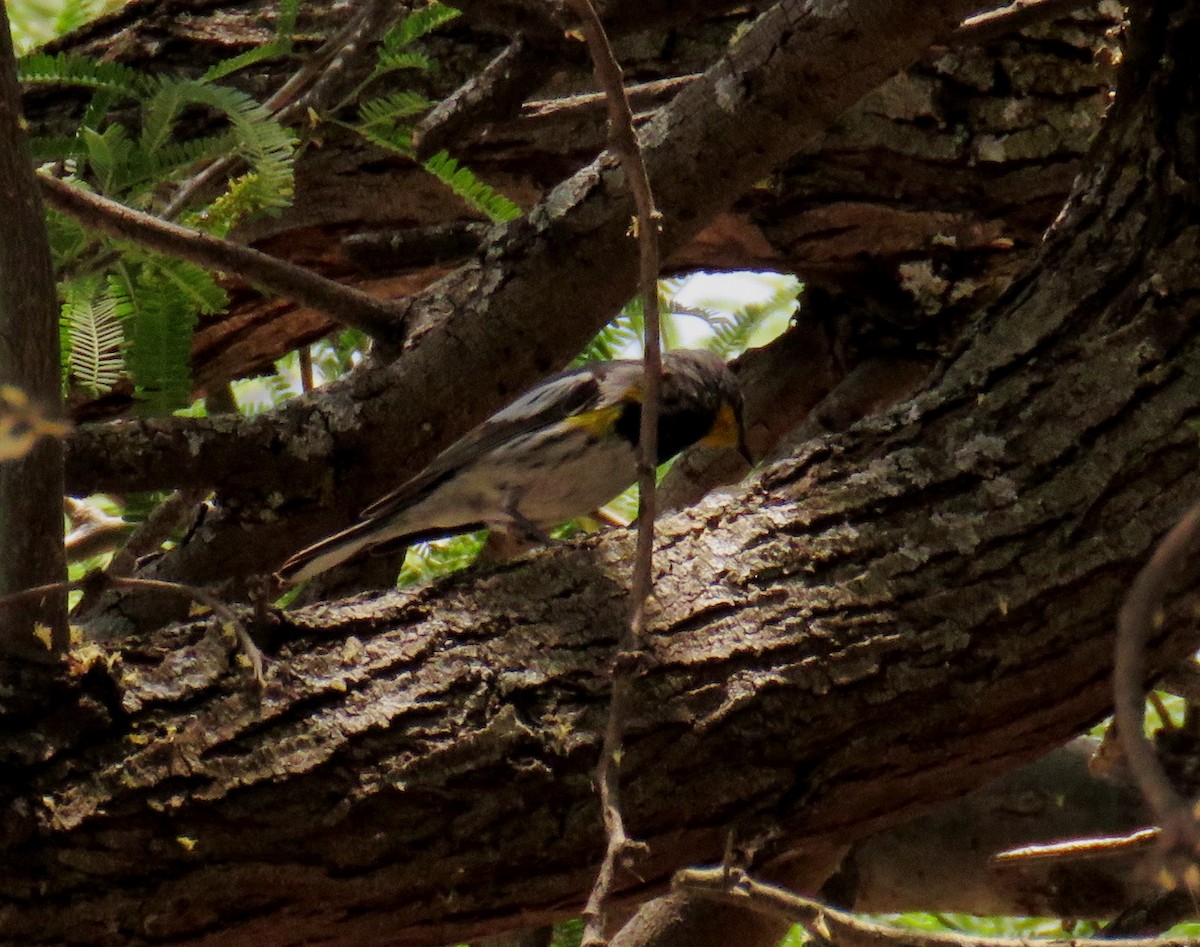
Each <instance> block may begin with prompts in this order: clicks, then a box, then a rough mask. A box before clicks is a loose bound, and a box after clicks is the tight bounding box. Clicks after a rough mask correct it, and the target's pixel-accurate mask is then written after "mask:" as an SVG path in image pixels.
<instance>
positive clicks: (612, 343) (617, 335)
mask: <svg viewBox="0 0 1200 947" xmlns="http://www.w3.org/2000/svg"><path fill="white" fill-rule="evenodd" d="M640 322H641V309H640V308H639V309H638V311H637V314H636V315H635V314H634V313H633V312H632V311H631V310H630V307H629V306H626V307H625V308H624V309H623V310H621V312H620V313H619V314H618V315H617V318H615V319H614V320H613V321H612V322H610V323H609V324H608V325H606V326H605V327H604V328H603V329H601V330H600V331H599V332H598V333H597V334H596V337H595V338H593V339H592V341H591V342H589V343H588V344H587V346H586V347H585V348H584V350H583V351H582V352H581V353H580V354H579V356H578V357H577V358H576V359H575V361H574V362H573V364H575V365H582V364H583V363H585V362H606V361H608V360H610V359H614V358H622V357H627V356H626V353H628V352H629V351H630V350H631V349H636V348H637V347H638V346H639V345H640V344H641V339H642V336H641V332H640V331H639V325H640Z"/></svg>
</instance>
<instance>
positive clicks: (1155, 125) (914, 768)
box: [0, 4, 1200, 945]
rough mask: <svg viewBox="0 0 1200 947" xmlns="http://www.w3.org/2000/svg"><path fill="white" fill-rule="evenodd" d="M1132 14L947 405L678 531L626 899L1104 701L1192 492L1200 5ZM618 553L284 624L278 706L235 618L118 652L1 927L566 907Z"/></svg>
mask: <svg viewBox="0 0 1200 947" xmlns="http://www.w3.org/2000/svg"><path fill="white" fill-rule="evenodd" d="M1138 26H1139V29H1140V33H1139V34H1138V36H1137V38H1136V39H1135V41H1134V43H1133V45H1132V50H1131V60H1130V66H1129V67H1128V68H1127V69H1126V71H1125V73H1124V78H1123V82H1122V87H1121V90H1120V93H1119V97H1118V106H1117V107H1116V110H1115V111H1114V113H1113V115H1112V117H1111V123H1110V127H1109V128H1108V129H1107V131H1106V133H1105V135H1104V140H1103V142H1102V143H1101V149H1100V151H1099V152H1098V154H1097V156H1096V161H1095V164H1094V167H1093V168H1092V169H1091V171H1090V172H1089V173H1088V174H1087V175H1085V176H1084V177H1083V178H1082V179H1081V183H1080V192H1079V195H1078V199H1077V200H1075V201H1074V202H1073V203H1072V205H1071V206H1070V207H1069V208H1068V210H1067V212H1066V213H1065V214H1064V215H1063V218H1062V220H1061V222H1060V224H1059V226H1058V228H1057V229H1056V231H1055V233H1054V235H1053V236H1052V239H1051V242H1050V243H1049V244H1048V246H1047V248H1046V250H1045V252H1044V254H1043V257H1042V260H1041V263H1040V265H1039V266H1038V267H1037V268H1036V269H1035V270H1034V271H1033V272H1031V273H1030V274H1029V275H1028V276H1027V277H1026V278H1024V279H1022V280H1021V281H1020V282H1019V283H1018V284H1017V285H1016V286H1015V287H1014V288H1013V289H1012V291H1011V292H1010V293H1009V294H1008V295H1007V296H1006V298H1005V299H1004V300H1003V301H1002V304H1001V305H999V306H997V307H996V308H994V309H993V310H992V311H991V312H990V314H989V316H988V317H987V318H986V319H985V320H984V321H982V322H981V323H980V324H979V325H978V326H977V329H976V331H975V332H974V333H972V335H971V337H970V341H969V343H968V344H966V345H965V347H964V349H963V351H962V352H961V354H960V355H959V356H958V357H956V358H955V359H954V360H953V361H952V362H951V363H950V364H949V365H948V366H947V368H946V369H945V371H944V372H943V373H942V375H941V377H940V378H939V380H938V383H937V384H936V385H935V386H934V387H933V388H931V389H930V390H929V391H927V392H926V393H924V394H922V395H920V396H918V397H917V398H916V399H915V400H913V401H911V402H909V403H908V404H906V405H904V406H901V407H900V408H898V409H896V410H894V411H892V412H891V413H889V414H888V415H887V416H885V417H884V418H881V419H879V420H876V421H873V422H866V423H862V424H860V425H858V426H857V427H856V428H855V429H853V430H852V431H850V432H848V433H846V434H843V435H840V436H836V437H829V438H826V439H824V440H821V441H818V442H815V443H813V444H811V445H809V446H808V447H807V448H805V449H802V450H800V451H799V452H797V453H796V454H794V455H793V456H791V457H789V458H786V459H784V460H782V461H780V462H778V463H776V464H774V465H772V466H771V467H769V468H768V469H766V470H765V471H763V472H762V473H761V474H760V475H759V476H758V477H757V478H756V479H755V480H753V481H751V482H750V483H747V484H744V485H742V486H740V487H739V488H737V489H735V490H734V491H732V492H730V493H729V494H727V495H726V496H724V497H715V498H711V499H709V500H707V501H704V502H703V503H701V504H700V505H699V506H697V507H694V508H692V509H690V510H688V511H686V512H683V513H680V514H676V515H673V516H671V517H668V518H667V519H666V520H664V522H663V524H662V529H661V534H660V541H659V550H658V554H657V556H656V568H657V569H658V578H657V585H656V589H657V594H656V608H655V611H654V613H653V615H652V618H651V622H650V628H651V632H650V634H649V636H648V639H647V643H646V650H647V654H646V658H645V661H644V664H643V666H642V669H641V671H640V673H639V675H638V678H637V682H636V700H635V710H634V712H633V714H632V716H631V719H630V721H629V725H628V728H627V739H626V752H625V763H624V769H625V773H626V778H627V780H628V786H627V790H626V800H627V806H628V812H627V816H628V819H629V821H630V825H631V830H632V831H633V833H634V834H636V835H637V836H638V837H641V838H643V839H646V840H647V841H648V842H649V844H650V856H649V857H648V858H647V859H646V860H645V861H644V862H643V863H642V864H640V865H639V866H638V877H637V879H636V880H635V879H632V878H631V879H627V889H626V890H627V893H628V894H629V895H630V896H632V895H635V894H645V893H647V892H650V891H652V890H654V889H655V887H656V886H657V885H659V884H661V883H662V882H663V880H664V879H665V878H666V877H667V875H668V874H669V872H670V871H671V870H672V869H673V868H674V867H676V866H678V865H680V864H681V863H684V862H689V861H696V860H711V859H715V858H717V857H719V856H720V853H721V852H722V851H723V850H724V848H725V842H726V835H727V833H728V832H729V831H730V830H732V831H734V832H735V834H736V838H737V840H738V844H739V845H741V846H743V847H746V848H750V849H753V850H755V851H757V852H758V854H759V857H760V858H766V859H768V860H769V859H770V858H772V857H774V858H775V859H780V858H786V857H787V856H788V854H789V853H793V852H799V853H804V852H805V851H812V850H813V849H814V848H820V847H824V846H826V845H829V844H837V843H841V842H844V841H848V840H850V839H853V838H855V837H859V836H864V835H866V834H868V833H870V832H872V831H876V830H878V829H880V828H882V827H885V826H887V825H889V824H894V823H895V822H897V821H899V820H900V819H902V818H903V817H905V816H907V815H911V814H913V813H914V812H916V811H917V810H919V809H921V808H923V807H927V806H929V805H930V804H931V803H933V802H935V801H936V800H938V799H944V798H948V797H951V796H955V795H958V794H961V793H963V792H965V791H966V790H967V789H969V788H971V787H972V786H975V785H978V784H979V783H980V782H982V781H983V780H984V779H986V778H988V777H989V776H992V775H995V774H998V773H1000V772H1003V771H1005V770H1007V769H1010V768H1012V767H1013V766H1014V765H1016V764H1017V763H1019V762H1022V761H1025V760H1029V759H1031V758H1032V757H1033V756H1035V755H1037V754H1039V753H1042V752H1044V751H1046V750H1047V749H1049V748H1050V747H1052V746H1053V745H1056V744H1058V743H1061V742H1063V741H1064V740H1065V739H1066V738H1068V737H1069V736H1070V735H1071V733H1072V732H1074V731H1075V730H1076V729H1077V728H1078V727H1080V726H1081V725H1083V724H1085V723H1087V722H1089V721H1091V720H1094V719H1095V718H1096V717H1098V716H1100V715H1101V714H1103V713H1104V712H1105V710H1106V708H1107V706H1108V703H1109V697H1108V684H1107V673H1108V669H1109V666H1110V663H1111V654H1110V653H1111V627H1112V620H1113V619H1112V616H1113V614H1114V612H1115V609H1116V606H1117V604H1118V603H1119V601H1120V598H1121V596H1122V593H1123V590H1124V588H1125V585H1126V582H1127V581H1128V579H1129V577H1130V576H1131V575H1132V573H1133V572H1134V571H1135V570H1136V568H1137V567H1138V566H1139V565H1140V563H1141V562H1142V560H1143V558H1144V556H1145V554H1146V552H1147V550H1148V549H1149V547H1150V546H1151V544H1152V542H1153V540H1154V537H1155V536H1157V535H1159V534H1161V532H1162V531H1163V530H1164V529H1165V528H1166V527H1167V526H1168V525H1170V524H1171V523H1172V521H1173V520H1174V519H1175V517H1177V516H1178V515H1179V513H1180V512H1181V511H1182V510H1183V509H1184V508H1186V507H1187V506H1188V505H1190V503H1191V502H1192V500H1193V497H1194V493H1195V490H1196V486H1197V482H1198V478H1197V476H1196V473H1195V466H1196V465H1195V443H1194V436H1193V434H1192V433H1191V430H1190V422H1191V421H1193V420H1195V418H1196V417H1197V414H1198V413H1200V412H1198V409H1197V404H1196V395H1195V392H1196V391H1197V390H1198V387H1197V386H1198V384H1200V377H1197V376H1198V375H1200V329H1198V328H1197V327H1198V326H1200V321H1198V320H1197V319H1196V318H1195V316H1196V308H1195V307H1196V299H1197V298H1200V296H1198V295H1197V293H1196V287H1197V282H1196V275H1195V274H1196V269H1195V266H1194V261H1195V258H1196V253H1197V249H1198V244H1200V228H1198V227H1197V224H1196V220H1197V219H1200V215H1198V214H1197V182H1198V180H1200V175H1198V170H1200V169H1198V168H1197V164H1196V152H1195V149H1194V147H1192V145H1191V143H1192V142H1193V138H1192V130H1193V129H1194V128H1195V123H1196V120H1197V118H1198V116H1197V115H1196V112H1195V109H1196V103H1197V101H1200V97H1197V96H1196V95H1195V94H1194V90H1195V81H1196V80H1195V76H1194V74H1193V73H1192V72H1191V71H1190V70H1189V69H1188V67H1187V66H1186V65H1185V64H1186V63H1187V62H1188V59H1187V54H1186V51H1187V50H1190V49H1191V48H1193V46H1194V45H1195V42H1196V40H1197V39H1198V38H1200V36H1198V34H1200V10H1198V9H1196V8H1195V5H1194V4H1180V5H1178V6H1175V5H1170V4H1160V5H1157V6H1155V7H1153V8H1152V9H1150V10H1149V11H1146V12H1144V13H1143V15H1142V16H1141V18H1140V19H1139V21H1138ZM629 546H630V541H629V537H628V536H627V535H625V534H624V533H620V532H617V533H612V534H609V535H606V536H604V537H602V538H600V539H598V540H594V541H591V542H587V543H583V544H579V545H575V546H568V547H564V548H558V549H552V550H546V551H542V552H540V553H537V554H534V555H533V556H531V557H529V558H528V559H526V560H523V561H521V562H517V563H514V564H511V565H508V566H505V567H502V568H499V569H496V570H492V571H490V572H489V571H486V570H479V571H477V572H475V573H473V574H468V575H465V576H459V577H457V578H453V579H450V580H448V581H445V582H442V583H439V584H438V585H437V586H435V587H433V588H430V589H426V590H423V591H419V592H415V593H409V594H387V595H382V596H378V597H374V598H367V599H363V600H359V601H351V602H346V603H342V604H337V605H328V606H321V607H315V608H313V609H308V610H304V611H301V612H297V613H293V614H290V615H286V616H283V617H282V618H281V619H280V624H279V626H278V628H277V629H276V630H277V634H278V635H279V636H280V638H281V639H283V640H284V641H285V643H284V644H282V646H281V648H280V658H279V661H278V662H277V663H276V664H275V665H274V667H273V668H272V671H271V683H270V685H269V686H268V689H267V692H266V693H265V694H264V695H262V696H261V697H259V696H256V695H255V694H254V693H253V692H252V691H250V690H248V689H247V687H246V684H247V683H248V682H246V681H245V678H244V676H241V675H239V674H238V673H237V672H236V671H234V672H231V671H230V669H229V666H228V664H229V654H230V647H231V646H230V644H229V643H228V642H227V641H226V640H225V639H224V638H223V637H222V636H221V635H220V633H219V632H218V631H217V630H216V629H213V628H212V627H211V625H210V623H208V622H204V621H197V622H193V623H191V624H190V625H187V626H183V627H180V628H177V629H174V630H170V631H167V632H163V633H162V634H160V635H158V636H154V637H151V638H147V639H142V640H141V641H140V643H139V642H138V641H132V642H129V643H128V644H127V645H125V646H124V647H123V648H122V649H121V653H120V656H119V659H118V660H117V662H116V663H115V664H114V665H113V666H112V668H111V669H107V668H106V665H105V664H104V663H97V664H95V665H94V666H93V668H92V670H91V671H90V672H89V674H88V675H86V676H84V677H83V678H82V679H81V684H80V688H81V689H82V690H83V691H84V692H86V693H88V694H89V695H90V699H91V701H92V705H91V706H92V710H91V712H90V713H89V712H87V711H86V710H80V712H79V715H78V716H77V717H75V718H74V719H72V720H71V721H70V724H69V725H68V724H66V723H65V722H64V721H63V720H62V718H61V717H57V718H56V717H52V718H51V719H49V720H48V721H47V722H45V723H44V724H43V726H42V727H41V728H40V729H38V730H37V731H35V733H36V736H37V739H38V741H39V743H38V744H37V747H38V749H37V752H36V754H33V753H32V752H31V750H30V742H29V738H28V735H24V736H22V737H21V738H19V739H16V740H9V741H7V742H6V746H5V755H6V757H8V758H9V759H10V760H11V761H12V763H11V765H12V767H13V770H12V771H13V772H16V773H19V776H18V777H17V778H16V779H15V780H14V782H13V783H12V784H10V791H11V789H12V787H14V786H15V787H17V788H16V792H17V798H14V799H12V800H11V801H10V803H9V806H8V809H7V813H8V816H7V819H6V823H5V827H6V830H7V835H6V839H5V844H6V848H7V853H6V854H7V855H9V856H10V857H8V858H6V861H9V862H10V864H12V865H13V866H14V868H13V869H12V870H11V871H9V872H8V873H7V874H6V876H5V878H4V879H3V881H2V882H0V884H2V885H3V888H2V889H0V890H2V897H3V899H4V901H3V904H4V907H3V909H2V910H0V933H2V934H3V936H5V937H7V938H9V939H13V940H16V939H20V940H22V941H24V942H26V943H49V942H56V943H61V942H66V943H106V942H115V941H117V940H121V941H122V942H124V943H144V942H147V941H149V940H157V941H160V942H182V941H185V940H192V941H196V940H204V939H206V938H214V939H215V938H217V937H222V938H225V937H230V936H239V937H245V938H250V939H254V940H255V941H256V942H260V943H263V944H267V945H272V944H289V943H299V942H311V941H312V940H327V941H330V942H341V941H344V942H347V943H349V942H354V943H358V944H373V943H383V942H385V941H386V942H388V943H411V944H436V943H445V942H449V941H452V940H455V939H458V938H463V937H470V936H472V935H474V934H476V933H481V932H485V931H487V930H488V929H491V928H494V927H498V926H501V925H502V924H504V923H505V919H506V918H512V917H514V916H516V915H518V913H519V916H520V917H521V918H522V919H523V921H524V922H526V923H528V922H529V921H537V920H540V919H549V918H552V917H555V916H559V915H560V914H562V913H569V912H570V911H571V910H572V909H573V908H574V907H575V906H576V905H577V904H578V903H579V899H580V897H581V894H582V892H583V891H584V890H586V887H587V885H588V883H589V881H590V866H591V863H592V861H593V860H594V859H595V857H596V855H597V854H598V852H599V848H600V833H599V828H598V820H597V817H596V812H595V805H594V799H593V794H592V788H591V779H590V775H591V770H592V765H593V763H594V758H595V752H596V747H597V733H598V730H599V727H600V723H601V720H602V717H603V713H604V707H605V699H606V694H607V688H608V678H607V674H606V672H605V670H604V667H603V665H604V663H605V656H606V655H607V654H608V653H609V651H610V649H611V648H612V646H613V643H614V642H615V640H616V639H617V636H618V635H617V630H618V628H619V627H620V625H621V623H622V622H623V621H624V617H623V616H624V600H625V565H626V561H627V557H628V553H629ZM1194 578H1195V576H1194V575H1188V576H1182V577H1181V582H1185V581H1187V580H1190V579H1194ZM1181 588H1183V589H1186V586H1181ZM1196 606H1197V597H1196V594H1195V593H1194V592H1192V591H1181V592H1180V593H1179V594H1177V595H1175V596H1173V597H1172V599H1171V601H1170V603H1169V606H1168V608H1167V610H1166V613H1165V615H1164V622H1163V625H1162V627H1161V629H1159V632H1158V638H1157V640H1156V641H1155V642H1154V646H1153V648H1152V652H1151V663H1152V665H1153V667H1154V669H1155V670H1157V671H1161V670H1162V669H1164V668H1166V667H1168V666H1170V665H1171V664H1173V663H1175V662H1176V661H1178V660H1179V659H1180V658H1181V657H1182V656H1183V655H1185V654H1186V653H1188V652H1190V651H1191V650H1192V649H1194V648H1195V646H1196V643H1197V640H1198V631H1200V629H1198V628H1197V618H1196V615H1197V610H1196ZM100 708H107V713H108V714H109V715H110V717H111V721H110V722H109V723H107V725H102V721H101V722H96V715H97V713H99V712H100ZM89 724H90V726H89ZM91 727H97V728H99V729H98V732H93V733H92V735H90V736H88V737H86V738H85V737H82V736H81V735H80V732H81V731H84V732H87V731H88V730H89V729H90V728H91ZM143 741H145V742H143ZM147 906H149V907H147Z"/></svg>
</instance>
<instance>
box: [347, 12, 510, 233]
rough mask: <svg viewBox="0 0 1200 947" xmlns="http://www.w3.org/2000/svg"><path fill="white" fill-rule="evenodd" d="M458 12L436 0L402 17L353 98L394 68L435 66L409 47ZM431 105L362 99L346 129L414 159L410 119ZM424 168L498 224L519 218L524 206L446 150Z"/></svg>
mask: <svg viewBox="0 0 1200 947" xmlns="http://www.w3.org/2000/svg"><path fill="white" fill-rule="evenodd" d="M458 15H459V13H458V11H457V10H455V9H453V8H452V7H448V6H446V5H445V4H442V3H438V2H436V0H435V2H433V3H430V4H429V5H428V6H426V7H423V8H421V9H420V10H417V11H415V12H414V13H411V14H409V15H408V16H406V17H404V18H403V19H401V20H400V21H399V22H398V23H396V25H395V26H393V27H392V28H391V30H389V31H388V33H387V35H386V36H384V39H383V42H382V44H381V48H380V51H379V56H378V59H377V60H376V63H375V67H374V68H373V69H372V71H371V74H370V76H368V77H367V80H366V81H365V82H364V83H363V84H362V85H361V86H359V88H358V89H357V90H355V94H354V95H353V96H351V98H352V99H357V97H358V95H359V94H360V93H362V92H363V90H364V89H366V88H367V87H368V86H369V85H371V84H372V83H374V82H375V81H376V80H378V79H380V78H382V77H383V76H386V75H389V74H391V73H393V72H397V71H400V70H404V69H415V70H418V71H427V70H430V69H432V68H433V62H432V61H431V60H430V59H429V57H428V56H426V55H425V54H424V53H422V52H420V51H418V50H412V49H409V48H408V47H409V46H410V45H411V44H412V43H414V42H416V41H417V40H419V39H420V38H421V37H423V36H426V35H428V34H429V33H431V32H433V31H434V30H435V29H437V28H438V27H440V26H443V25H445V24H446V23H449V22H450V21H451V20H453V19H454V18H455V17H457V16H458ZM432 105H433V103H432V102H430V101H429V100H428V99H426V98H425V97H424V96H422V95H419V94H418V93H416V92H411V91H406V90H400V91H395V92H390V93H388V94H386V95H383V96H379V97H376V98H371V99H366V100H364V101H361V102H360V103H359V106H358V121H357V122H354V123H351V124H347V127H348V128H351V129H353V130H354V131H356V132H358V133H359V134H360V135H362V136H363V137H364V138H365V139H367V141H369V142H371V143H372V144H375V145H378V146H379V147H381V148H386V149H387V150H389V151H394V152H397V153H398V154H402V155H404V156H405V157H409V158H415V157H416V156H415V155H414V153H413V127H412V125H411V124H410V123H409V119H412V118H414V117H416V116H417V115H420V114H421V113H423V112H425V111H427V110H428V109H429V108H430V107H431V106H432ZM421 166H422V167H423V168H424V169H425V170H426V171H428V172H429V173H430V174H432V175H433V176H434V177H435V178H437V179H438V180H439V181H441V182H442V183H443V184H445V185H446V186H447V187H448V188H450V190H451V191H453V192H454V193H455V194H456V195H457V196H458V197H461V198H462V199H463V200H464V201H465V202H466V203H467V204H468V205H469V206H470V207H472V208H473V209H475V210H477V211H479V213H481V214H483V215H485V216H486V217H487V218H488V219H489V220H492V221H497V222H499V221H506V220H514V219H516V218H517V217H520V216H521V209H520V208H519V207H517V205H516V204H514V203H513V202H512V201H510V200H509V199H508V198H507V197H505V196H504V195H503V194H500V193H499V192H498V191H496V190H495V189H494V188H493V187H491V186H490V185H488V184H486V183H484V182H483V181H481V180H479V178H478V177H476V176H475V173H474V172H473V171H471V169H470V168H467V167H464V166H463V165H461V164H459V162H458V161H456V160H455V159H454V158H452V157H451V156H450V155H449V154H448V153H447V152H445V151H440V152H438V153H437V154H435V155H433V156H432V157H431V158H429V159H427V160H426V161H424V162H422V165H421Z"/></svg>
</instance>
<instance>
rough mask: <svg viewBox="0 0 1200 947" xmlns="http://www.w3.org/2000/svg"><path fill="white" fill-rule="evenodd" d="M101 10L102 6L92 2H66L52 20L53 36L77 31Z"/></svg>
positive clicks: (84, 0)
mask: <svg viewBox="0 0 1200 947" xmlns="http://www.w3.org/2000/svg"><path fill="white" fill-rule="evenodd" d="M102 9H103V4H100V3H96V2H94V0H66V2H65V3H63V5H62V6H61V7H59V10H58V15H57V16H56V17H55V18H54V35H55V36H63V35H65V34H67V33H70V32H71V31H72V30H77V29H79V27H81V26H83V25H84V24H85V23H87V22H88V21H89V20H92V19H94V18H95V17H96V16H97V14H99V13H100V12H101V10H102Z"/></svg>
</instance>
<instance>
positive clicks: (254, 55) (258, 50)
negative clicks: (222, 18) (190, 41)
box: [200, 40, 292, 82]
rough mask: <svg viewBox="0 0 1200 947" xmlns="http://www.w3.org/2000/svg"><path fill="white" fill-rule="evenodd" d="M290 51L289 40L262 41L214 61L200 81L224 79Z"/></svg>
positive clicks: (287, 53)
mask: <svg viewBox="0 0 1200 947" xmlns="http://www.w3.org/2000/svg"><path fill="white" fill-rule="evenodd" d="M291 51H292V44H291V43H290V42H287V43H281V42H279V41H277V40H272V41H271V42H269V43H263V45H261V46H255V47H254V48H252V49H247V50H246V51H245V52H242V53H238V54H237V55H236V56H231V57H230V58H229V59H223V60H221V61H220V62H218V63H214V64H213V65H212V66H210V67H209V68H208V71H207V72H205V73H204V75H203V76H201V77H200V81H201V82H216V81H217V80H219V79H224V78H225V77H226V76H228V75H232V74H233V73H235V72H238V71H240V70H242V69H246V68H248V67H250V66H253V65H256V64H257V63H260V62H263V61H265V60H267V59H275V58H277V57H280V56H287V55H289V54H290V53H291Z"/></svg>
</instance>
